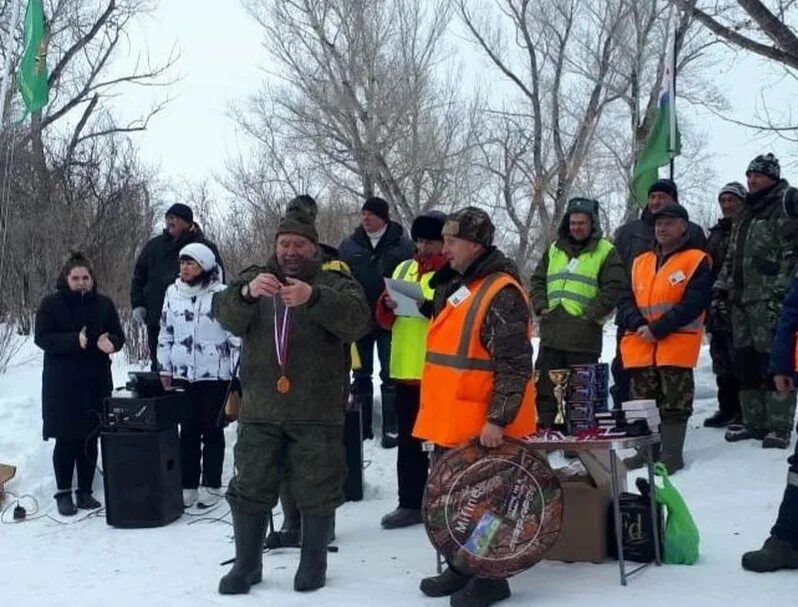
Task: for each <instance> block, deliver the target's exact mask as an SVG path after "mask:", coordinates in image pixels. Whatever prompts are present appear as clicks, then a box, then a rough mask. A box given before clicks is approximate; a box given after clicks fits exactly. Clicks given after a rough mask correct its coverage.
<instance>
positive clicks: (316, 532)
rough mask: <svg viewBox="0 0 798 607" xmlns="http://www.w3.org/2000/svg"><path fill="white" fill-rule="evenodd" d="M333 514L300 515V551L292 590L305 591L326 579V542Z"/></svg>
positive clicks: (317, 585)
mask: <svg viewBox="0 0 798 607" xmlns="http://www.w3.org/2000/svg"><path fill="white" fill-rule="evenodd" d="M333 518H334V515H332V514H330V515H327V516H308V515H305V514H303V515H302V553H301V555H300V557H299V568H298V569H297V570H296V575H295V576H294V590H296V591H297V592H307V591H308V590H316V589H317V588H321V587H322V586H324V583H325V582H326V581H327V544H328V543H329V539H330V526H331V525H332V522H333Z"/></svg>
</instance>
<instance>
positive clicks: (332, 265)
mask: <svg viewBox="0 0 798 607" xmlns="http://www.w3.org/2000/svg"><path fill="white" fill-rule="evenodd" d="M321 269H322V270H333V271H335V272H341V273H342V274H351V272H350V271H349V266H348V265H346V262H345V261H343V260H341V259H330V260H329V261H325V262H324V263H323V264H321ZM349 357H350V359H351V360H352V370H353V371H357V370H358V369H360V367H362V366H363V365H362V364H361V362H360V352H358V351H357V346H356V345H355V344H349Z"/></svg>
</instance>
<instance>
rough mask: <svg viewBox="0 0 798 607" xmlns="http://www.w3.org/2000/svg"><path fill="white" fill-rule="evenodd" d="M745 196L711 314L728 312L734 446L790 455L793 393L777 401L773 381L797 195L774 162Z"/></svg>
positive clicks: (796, 254) (797, 229) (751, 176)
mask: <svg viewBox="0 0 798 607" xmlns="http://www.w3.org/2000/svg"><path fill="white" fill-rule="evenodd" d="M746 177H747V179H748V192H749V193H748V196H746V199H745V204H744V205H743V209H742V211H741V212H740V216H739V218H738V220H737V221H736V222H735V224H734V228H733V230H732V236H731V242H730V244H729V253H728V254H727V256H726V261H725V263H724V266H723V270H721V273H720V276H719V277H718V280H717V283H716V285H715V287H716V288H715V301H714V302H713V307H714V308H718V307H723V306H724V305H727V306H730V308H731V319H732V333H733V338H734V349H735V364H736V367H737V375H738V378H739V381H740V408H741V410H742V422H743V423H742V424H741V425H734V426H729V428H728V430H727V432H726V440H728V441H730V442H735V441H740V440H745V439H756V440H761V441H762V446H763V447H765V448H774V447H777V448H783V449H784V448H787V446H788V443H789V435H790V432H791V430H792V418H793V414H794V412H795V393H783V394H782V393H779V392H777V391H776V390H775V387H774V385H773V380H772V378H771V377H770V376H769V375H768V359H769V356H770V349H771V342H772V339H773V332H774V329H775V327H776V322H777V320H778V318H779V314H780V313H781V307H782V302H783V301H784V298H785V296H786V294H787V291H788V289H789V287H790V282H791V281H792V277H793V273H794V272H795V265H796V261H797V260H798V220H796V218H795V214H794V213H795V211H794V209H795V207H796V204H798V191H796V190H795V188H792V187H790V185H789V183H787V181H786V180H785V179H781V169H780V166H779V161H778V160H777V159H776V158H775V156H773V154H765V155H760V156H757V157H756V158H754V159H753V160H752V161H751V164H749V165H748V170H747V171H746Z"/></svg>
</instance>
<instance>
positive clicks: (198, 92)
mask: <svg viewBox="0 0 798 607" xmlns="http://www.w3.org/2000/svg"><path fill="white" fill-rule="evenodd" d="M132 40H133V41H132V48H131V55H130V56H131V57H135V55H136V53H139V52H142V50H143V49H147V48H149V52H150V53H151V55H152V56H153V57H154V58H157V57H166V56H167V55H168V54H169V51H170V50H171V48H172V46H173V45H175V44H176V45H177V46H178V48H179V51H180V55H181V56H180V60H179V62H178V65H177V73H178V74H179V75H180V76H181V77H182V79H181V80H180V82H178V83H177V84H175V85H174V86H173V87H172V88H171V89H170V91H169V95H170V97H172V101H171V102H170V104H169V106H168V107H167V109H166V110H165V111H164V112H162V113H161V114H160V115H158V116H157V117H156V118H155V119H154V120H153V122H152V123H151V126H150V129H149V130H148V131H147V132H145V133H143V134H141V135H138V140H139V144H140V149H141V154H142V157H143V159H144V160H145V161H146V162H148V163H150V164H154V165H156V166H160V168H161V170H162V174H163V176H164V177H165V179H167V180H169V181H174V182H179V181H180V180H183V179H187V180H201V179H203V178H206V177H210V176H212V175H213V174H214V173H217V174H218V173H221V172H223V170H224V163H225V159H226V158H229V157H230V156H231V155H234V154H235V153H236V151H237V150H238V147H239V141H240V140H239V138H238V134H237V133H236V131H235V126H234V124H233V122H232V121H231V120H230V118H229V117H228V116H227V114H228V112H229V107H230V104H231V102H234V101H242V100H244V99H245V98H246V96H247V95H248V94H249V93H251V92H252V91H254V90H255V89H256V88H257V86H258V84H259V83H260V82H262V81H263V79H264V73H263V71H262V67H263V65H264V61H265V52H264V51H263V49H262V47H261V31H260V29H259V28H258V26H257V25H256V24H255V23H254V21H253V20H252V19H251V18H250V17H249V16H248V15H247V14H246V12H245V11H244V9H243V8H242V7H241V4H240V2H238V0H225V1H224V2H197V1H196V0H168V1H167V0H162V1H161V2H160V6H159V7H158V8H157V10H156V13H155V14H154V15H153V17H152V18H149V19H147V20H146V22H144V23H143V24H142V25H141V26H140V30H139V31H137V32H136V33H135V36H133V37H132ZM712 77H713V78H714V80H715V82H716V84H717V85H718V86H719V87H720V88H721V90H723V91H724V92H725V94H726V96H727V98H728V100H729V102H730V104H731V106H732V108H731V112H730V114H732V115H733V116H735V117H736V118H738V119H740V120H753V114H754V111H755V109H756V108H757V107H758V106H760V105H761V102H760V100H759V95H760V90H761V89H762V88H763V87H764V88H766V94H767V95H768V96H769V97H770V98H771V99H773V100H774V102H773V103H774V105H777V106H778V105H781V106H782V107H786V105H785V104H786V103H787V101H786V100H787V99H789V98H790V93H794V92H795V91H797V90H798V83H796V82H795V81H792V82H789V81H788V82H782V83H780V84H779V77H778V74H777V73H775V71H774V70H773V68H772V67H769V66H768V65H767V64H766V62H764V61H763V60H759V59H757V58H751V57H748V56H747V55H745V54H742V53H739V54H737V55H736V56H735V55H733V54H732V53H731V52H728V51H727V52H725V53H724V55H723V60H722V61H719V62H718V65H717V66H716V67H715V68H713V73H712ZM774 83H775V84H774ZM655 85H656V83H652V86H655ZM785 90H786V92H784V91H785ZM163 95H164V92H163V91H158V90H156V89H139V90H137V91H134V92H132V93H131V94H128V95H126V96H125V97H124V98H122V99H121V100H120V110H121V111H122V112H124V114H125V115H128V116H136V115H138V114H140V113H141V112H142V111H143V110H144V109H146V107H148V106H149V105H150V104H152V103H153V102H154V101H156V100H157V99H159V98H160V97H162V96H163ZM677 108H678V110H679V111H680V112H689V113H690V117H691V119H692V120H693V122H694V123H695V124H696V125H697V126H698V128H699V129H701V131H702V132H703V133H705V134H706V137H707V139H708V142H709V146H710V150H711V151H712V156H713V163H712V164H713V166H714V169H715V172H716V174H717V181H718V183H717V186H718V188H719V187H720V186H721V185H723V183H725V182H727V181H730V180H739V181H743V182H744V181H745V168H746V166H747V164H748V162H749V161H750V160H751V158H753V157H754V156H755V155H756V154H758V153H760V152H762V151H773V152H774V153H776V155H777V156H780V157H782V158H784V161H783V163H782V164H783V167H784V171H783V172H784V174H785V176H786V177H787V178H788V179H789V178H790V176H791V175H790V172H791V170H792V171H795V172H796V174H795V175H793V181H794V182H797V183H798V170H796V167H795V165H793V166H792V167H790V166H784V165H787V164H788V159H787V154H788V153H792V154H793V159H795V158H796V156H798V155H796V154H795V152H794V147H795V146H794V145H792V144H789V143H787V142H784V141H783V140H777V139H775V138H771V140H770V141H763V140H762V139H761V138H757V137H756V136H754V134H753V133H752V132H751V131H750V130H748V129H745V128H743V127H739V126H735V125H733V124H730V123H728V122H725V121H723V120H721V119H719V118H717V117H715V116H713V115H711V114H710V113H708V112H706V111H701V110H697V109H696V108H691V107H688V106H687V105H686V104H684V103H682V104H679V103H678V102H677ZM784 111H785V113H786V112H787V110H786V109H785V110H784ZM678 163H679V160H678V159H677V180H678V166H679V164H678ZM715 191H717V189H715ZM715 191H713V192H707V198H708V199H711V200H714V196H715Z"/></svg>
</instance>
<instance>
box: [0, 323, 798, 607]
mask: <svg viewBox="0 0 798 607" xmlns="http://www.w3.org/2000/svg"><path fill="white" fill-rule="evenodd" d="M605 342H606V343H607V348H606V352H605V356H604V360H609V359H610V357H611V354H612V350H613V348H614V340H613V339H612V337H611V336H610V335H609V334H608V335H607V339H606V340H605ZM17 360H18V364H17V365H16V366H14V367H13V368H11V369H10V370H9V372H8V373H7V374H5V375H2V376H0V462H5V463H12V464H14V465H16V466H17V468H18V470H17V476H16V478H14V480H13V481H11V482H10V483H9V484H8V486H7V489H8V491H10V492H12V493H14V494H17V495H21V494H30V495H31V496H33V497H34V498H35V500H36V501H37V502H38V508H39V509H38V513H34V512H33V511H34V510H35V508H34V507H33V502H32V500H31V499H29V498H25V499H24V500H23V504H24V505H25V507H26V508H27V509H28V511H29V517H30V519H31V520H29V521H26V522H24V523H13V522H11V512H10V509H9V508H8V506H9V505H10V504H13V503H14V502H13V500H7V501H6V502H5V504H4V507H6V511H5V512H4V514H3V524H2V525H0V603H2V604H3V605H9V606H25V607H37V606H40V605H41V606H44V605H54V604H59V603H60V604H69V605H101V604H102V605H114V606H122V607H127V606H135V607H144V606H146V607H151V606H160V605H164V606H167V605H168V606H171V607H181V606H191V607H201V606H206V605H232V604H235V605H242V606H243V605H274V606H280V607H283V606H286V607H289V606H292V605H308V604H314V605H323V606H336V607H337V606H345V605H359V606H361V607H368V606H371V605H374V606H377V605H380V606H385V607H393V606H396V607H399V606H411V605H412V606H429V607H433V606H436V605H438V606H439V605H448V599H428V598H425V597H424V596H423V595H422V594H421V593H420V592H419V590H418V582H419V579H420V578H421V577H423V576H425V575H430V574H432V573H434V569H435V557H434V553H433V551H432V549H431V548H430V546H429V543H428V541H427V538H426V535H425V533H424V530H423V529H422V528H421V527H420V526H417V527H413V528H409V529H401V530H393V531H385V530H383V529H381V528H380V525H379V520H380V517H381V516H382V515H383V514H384V513H386V512H388V511H389V510H391V509H393V508H394V506H395V501H396V497H395V493H396V480H395V472H394V465H395V457H396V451H395V450H391V451H385V450H383V449H380V447H379V446H378V445H377V444H374V442H373V441H369V442H368V443H367V445H366V458H367V459H368V461H369V465H368V468H367V469H366V472H365V476H366V482H367V485H368V486H367V489H366V498H365V500H364V501H362V502H359V503H347V504H345V505H344V506H343V507H341V508H340V509H339V511H338V518H337V536H338V540H337V545H338V546H339V548H340V551H339V552H338V553H336V554H330V558H329V569H328V585H327V587H326V588H324V589H322V590H320V591H318V592H315V593H312V594H310V595H308V594H298V593H295V592H294V591H293V590H292V580H293V575H294V571H295V569H296V565H297V563H298V559H299V555H298V552H297V551H296V550H283V551H275V552H272V553H270V554H267V555H265V557H264V582H263V583H262V584H260V585H259V586H257V587H255V588H253V590H252V592H251V593H250V594H249V595H248V596H245V597H232V598H230V597H222V596H220V595H218V594H217V593H216V586H217V582H218V579H219V577H220V576H221V575H222V574H223V573H224V572H225V571H226V570H227V568H226V567H220V566H219V563H220V561H222V560H225V559H227V558H230V557H232V556H233V545H232V543H231V541H232V537H231V534H232V528H231V527H230V525H229V522H228V521H229V516H228V515H227V513H228V509H227V507H226V505H225V504H224V502H222V503H221V504H220V505H219V506H218V507H217V508H216V509H215V510H214V511H212V512H210V513H208V514H207V515H205V518H202V517H201V516H198V515H193V516H191V515H184V516H183V517H182V518H180V519H179V520H178V521H176V522H174V523H172V524H171V525H169V526H168V527H164V528H158V529H137V530H125V529H115V528H112V527H108V526H107V525H106V523H105V519H104V517H103V516H96V515H94V516H87V515H86V514H85V513H83V512H81V513H80V514H79V515H78V516H77V517H71V518H62V517H59V515H58V514H57V512H56V511H55V502H54V500H53V499H52V493H53V490H54V481H53V473H52V466H51V459H50V458H51V454H52V445H53V443H52V442H49V443H46V442H43V441H42V440H41V413H40V396H39V394H40V377H41V355H40V353H39V352H38V351H37V350H36V348H35V347H33V346H32V345H26V347H25V348H23V350H22V351H21V352H20V354H19V356H18V359H17ZM699 365H700V366H699V369H698V370H697V373H696V384H697V402H696V413H695V415H694V417H693V419H692V423H691V427H690V432H689V434H688V439H687V448H686V459H687V462H688V463H687V468H686V469H685V470H684V471H682V472H680V473H678V474H677V475H676V476H675V477H674V483H675V484H676V486H677V487H678V489H679V490H680V491H681V492H682V494H683V495H684V497H685V499H686V501H687V503H688V505H689V506H690V508H691V509H692V512H693V515H694V517H695V519H696V522H697V524H698V527H699V528H700V530H701V559H700V561H699V562H698V563H697V564H696V565H695V566H692V567H686V566H663V567H661V568H654V567H649V568H647V569H646V570H644V571H643V572H642V573H640V574H638V575H637V576H636V577H634V578H632V580H631V581H630V584H629V586H628V587H626V588H623V587H621V586H620V585H619V583H618V568H617V563H616V562H615V561H607V562H605V563H603V564H601V565H592V564H565V563H555V562H543V563H540V564H538V565H537V566H535V567H534V568H532V569H531V570H529V571H527V572H525V573H523V574H521V575H519V576H517V577H516V578H513V579H512V581H511V587H512V589H513V598H512V599H511V600H510V601H507V602H505V603H502V604H507V605H525V604H529V605H537V606H540V607H543V606H548V605H557V606H558V607H569V606H574V607H576V606H582V605H585V604H591V605H599V606H600V605H613V606H614V607H627V606H628V607H632V606H634V607H639V606H641V605H650V606H659V605H663V606H665V605H667V606H668V607H672V606H673V605H677V604H679V605H684V606H685V607H687V606H693V605H696V606H699V605H700V606H707V607H709V606H713V605H723V606H724V607H727V606H729V605H753V604H759V605H767V604H781V605H787V604H794V603H795V600H796V596H798V572H780V573H774V574H766V575H757V574H752V573H747V572H745V571H743V570H742V569H741V568H740V564H739V563H740V555H741V554H742V552H744V551H746V550H750V549H753V548H756V547H758V546H759V545H760V544H761V542H762V541H763V540H764V539H765V537H767V535H768V531H769V529H770V526H771V525H772V523H773V520H774V518H775V515H776V510H777V508H778V504H779V502H780V500H781V495H782V492H783V490H784V484H785V477H786V464H785V460H786V457H787V455H788V454H787V452H784V451H775V450H763V449H762V448H761V447H758V446H757V445H756V444H754V443H743V444H737V445H729V444H727V443H726V442H725V441H724V440H723V433H722V431H719V430H710V429H704V428H702V427H701V422H702V420H703V419H704V418H705V417H706V416H707V415H709V414H710V413H711V412H712V410H713V409H714V406H715V403H714V398H715V388H714V385H715V384H714V378H713V376H712V374H711V368H710V364H709V355H708V351H707V349H706V348H705V349H704V351H702V355H701V360H700V363H699ZM126 370H127V369H126V367H125V365H124V364H123V363H122V362H121V360H117V361H115V365H114V374H115V378H116V380H117V385H121V384H122V383H123V382H124V377H125V372H126ZM234 431H235V427H234V426H233V427H231V428H228V430H227V436H228V449H227V458H226V462H225V467H226V470H225V472H226V474H225V478H226V479H227V478H229V476H230V471H231V465H232V444H233V440H234ZM100 465H102V464H100ZM632 476H633V475H630V480H631V478H632ZM630 486H633V485H631V483H630ZM95 493H96V494H97V496H98V498H99V499H100V500H101V501H102V500H103V495H102V479H101V478H100V477H99V475H98V476H97V478H96V479H95Z"/></svg>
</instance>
